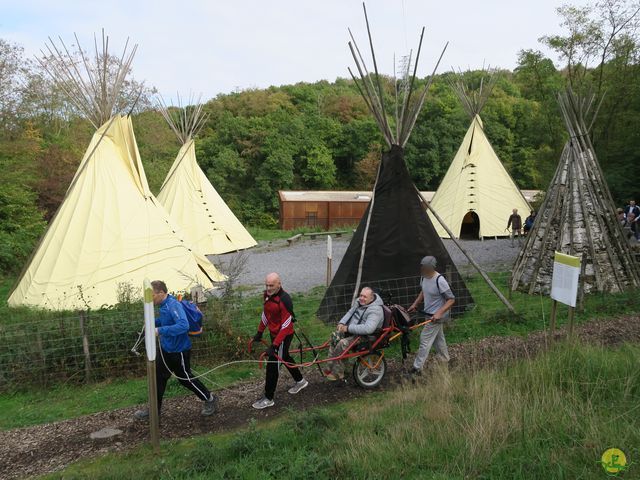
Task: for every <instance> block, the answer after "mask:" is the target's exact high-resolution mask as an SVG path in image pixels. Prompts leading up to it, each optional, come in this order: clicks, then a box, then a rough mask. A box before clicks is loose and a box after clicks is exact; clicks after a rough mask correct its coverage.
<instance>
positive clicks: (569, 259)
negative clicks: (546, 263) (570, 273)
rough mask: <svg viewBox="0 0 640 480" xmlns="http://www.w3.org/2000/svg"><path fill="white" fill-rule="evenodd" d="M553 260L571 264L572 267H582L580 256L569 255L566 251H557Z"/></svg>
mask: <svg viewBox="0 0 640 480" xmlns="http://www.w3.org/2000/svg"><path fill="white" fill-rule="evenodd" d="M553 261H554V262H558V263H562V264H563V265H569V266H570V267H576V268H580V258H578V257H574V256H573V255H567V254H566V253H560V252H555V254H554V256H553Z"/></svg>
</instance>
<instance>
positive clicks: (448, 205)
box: [431, 74, 530, 238]
mask: <svg viewBox="0 0 640 480" xmlns="http://www.w3.org/2000/svg"><path fill="white" fill-rule="evenodd" d="M496 79H497V76H496V75H495V74H491V75H490V76H489V81H488V82H487V83H486V84H484V82H483V80H481V81H480V86H479V88H478V89H477V90H475V91H472V90H469V89H468V88H467V87H466V86H465V84H464V82H463V81H462V79H459V80H457V81H454V82H452V84H451V85H452V87H453V89H454V90H455V92H456V94H457V96H458V97H459V99H460V102H461V103H462V105H463V107H464V109H465V111H466V112H467V114H468V115H469V117H470V118H471V125H469V129H468V130H467V133H466V135H465V136H464V139H463V140H462V144H461V145H460V148H459V149H458V152H457V153H456V156H455V157H454V158H453V161H452V162H451V166H450V167H449V169H448V170H447V173H446V174H445V176H444V178H443V179H442V182H441V183H440V186H439V187H438V190H437V191H436V193H435V194H434V196H433V199H432V200H431V207H432V208H433V209H434V210H435V211H436V212H437V213H438V215H440V217H441V218H442V220H443V221H444V222H445V224H446V225H447V226H448V227H449V229H450V230H451V231H452V232H454V234H456V235H458V236H459V237H461V238H482V237H496V236H504V235H507V234H508V233H507V231H506V229H505V227H506V226H507V220H508V218H509V215H511V212H512V210H513V209H514V208H517V209H518V212H519V213H520V215H521V216H522V218H524V217H526V216H527V215H528V214H529V209H530V207H529V204H528V203H527V201H526V200H525V198H524V196H523V195H522V193H521V192H520V190H519V189H518V187H517V186H516V184H515V183H514V181H513V179H512V178H511V176H510V175H509V172H507V170H506V169H505V168H504V166H503V165H502V162H500V159H499V158H498V156H497V155H496V152H495V151H494V150H493V148H492V147H491V144H490V143H489V140H488V139H487V136H486V134H485V131H484V127H483V125H482V120H481V119H480V112H481V111H482V109H483V107H484V105H485V104H486V102H487V100H488V99H489V96H490V95H491V90H492V89H493V87H494V85H495V81H496ZM436 229H437V230H438V234H439V235H440V236H441V237H444V238H448V237H449V234H448V233H447V232H446V231H445V229H444V228H442V226H441V225H440V224H439V223H436Z"/></svg>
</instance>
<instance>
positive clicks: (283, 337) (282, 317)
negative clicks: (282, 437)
mask: <svg viewBox="0 0 640 480" xmlns="http://www.w3.org/2000/svg"><path fill="white" fill-rule="evenodd" d="M264 283H265V287H266V290H265V291H264V295H263V300H264V307H263V309H262V320H261V321H260V324H259V325H258V333H256V334H255V336H254V337H253V341H254V342H259V341H260V340H262V334H263V332H264V331H265V329H267V328H268V329H269V334H270V336H271V345H270V346H269V348H268V349H267V355H268V363H267V378H266V382H265V386H264V397H262V398H261V399H260V400H258V401H256V402H255V403H254V404H253V408H255V409H258V410H262V409H263V408H268V407H273V405H274V401H273V398H274V396H275V393H276V386H277V385H278V374H279V370H280V360H279V359H281V360H283V361H284V362H286V363H285V366H286V367H287V370H289V373H290V374H291V376H292V377H293V379H294V380H295V383H294V384H293V385H292V386H291V388H289V393H290V394H292V395H295V394H296V393H298V392H299V391H300V390H302V389H303V388H306V387H307V386H308V385H309V382H308V381H307V380H305V379H304V378H303V377H302V373H300V369H298V368H292V367H290V366H289V365H287V364H293V363H295V362H294V360H293V358H292V357H291V355H289V345H291V340H293V322H294V321H295V319H294V314H293V302H292V301H291V297H290V296H289V294H288V293H287V292H285V291H284V290H283V289H282V282H281V280H280V275H278V274H277V273H270V274H269V275H267V278H266V280H265V282H264ZM276 355H277V356H276Z"/></svg>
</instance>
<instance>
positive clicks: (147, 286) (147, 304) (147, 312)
mask: <svg viewBox="0 0 640 480" xmlns="http://www.w3.org/2000/svg"><path fill="white" fill-rule="evenodd" d="M144 334H145V335H144V342H145V349H146V351H147V388H148V392H149V429H150V435H151V445H152V446H153V449H154V450H155V451H156V452H158V451H159V450H160V418H159V414H158V393H157V392H158V386H157V384H156V325H155V318H154V314H153V289H152V288H151V282H150V281H149V280H148V279H145V280H144Z"/></svg>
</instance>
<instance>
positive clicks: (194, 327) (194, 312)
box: [180, 300, 203, 337]
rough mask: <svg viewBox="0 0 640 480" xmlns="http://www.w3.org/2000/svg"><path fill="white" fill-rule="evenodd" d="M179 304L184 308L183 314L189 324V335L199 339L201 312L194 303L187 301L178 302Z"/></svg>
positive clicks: (200, 333)
mask: <svg viewBox="0 0 640 480" xmlns="http://www.w3.org/2000/svg"><path fill="white" fill-rule="evenodd" d="M180 304H181V305H182V308H184V313H185V314H186V316H187V321H188V322H189V335H190V336H192V337H199V336H200V335H202V317H203V315H202V312H201V311H200V309H199V308H198V306H197V305H196V304H195V303H193V302H190V301H189V300H180Z"/></svg>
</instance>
